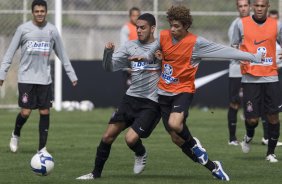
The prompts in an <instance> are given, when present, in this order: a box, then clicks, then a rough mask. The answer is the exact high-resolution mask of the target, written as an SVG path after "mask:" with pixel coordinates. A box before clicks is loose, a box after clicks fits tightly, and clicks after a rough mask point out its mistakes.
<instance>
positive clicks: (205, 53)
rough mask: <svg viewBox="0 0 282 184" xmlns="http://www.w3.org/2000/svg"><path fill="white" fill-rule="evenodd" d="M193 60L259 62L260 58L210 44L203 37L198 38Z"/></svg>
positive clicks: (216, 44)
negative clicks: (216, 59)
mask: <svg viewBox="0 0 282 184" xmlns="http://www.w3.org/2000/svg"><path fill="white" fill-rule="evenodd" d="M192 57H193V59H194V58H196V59H197V60H199V59H200V60H204V59H214V58H218V59H234V60H247V61H251V62H258V61H259V59H260V56H257V55H254V54H251V53H248V52H243V51H240V50H238V49H235V48H232V47H227V46H224V45H221V44H218V43H214V42H210V41H208V40H206V39H204V38H203V37H198V38H197V41H196V44H195V47H194V51H193V54H192Z"/></svg>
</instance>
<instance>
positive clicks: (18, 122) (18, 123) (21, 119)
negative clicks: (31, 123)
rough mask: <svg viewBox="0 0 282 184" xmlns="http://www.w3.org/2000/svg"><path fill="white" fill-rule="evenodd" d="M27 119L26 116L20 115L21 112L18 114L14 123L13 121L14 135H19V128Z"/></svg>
mask: <svg viewBox="0 0 282 184" xmlns="http://www.w3.org/2000/svg"><path fill="white" fill-rule="evenodd" d="M27 119H28V117H27V118H24V117H22V115H21V113H19V114H18V116H17V118H16V123H15V129H14V135H16V136H18V137H20V135H21V129H22V127H23V125H24V124H25V122H26V121H27Z"/></svg>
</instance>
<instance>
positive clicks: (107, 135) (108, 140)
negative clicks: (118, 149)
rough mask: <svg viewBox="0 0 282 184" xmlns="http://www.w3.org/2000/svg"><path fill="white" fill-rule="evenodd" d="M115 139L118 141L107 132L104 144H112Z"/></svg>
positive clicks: (103, 138) (104, 136)
mask: <svg viewBox="0 0 282 184" xmlns="http://www.w3.org/2000/svg"><path fill="white" fill-rule="evenodd" d="M115 139H116V136H114V135H112V134H109V133H107V132H106V133H105V134H104V135H103V137H102V140H103V142H104V143H106V144H112V143H113V142H114V140H115Z"/></svg>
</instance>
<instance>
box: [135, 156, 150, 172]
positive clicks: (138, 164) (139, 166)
mask: <svg viewBox="0 0 282 184" xmlns="http://www.w3.org/2000/svg"><path fill="white" fill-rule="evenodd" d="M146 159H147V153H145V154H144V155H143V156H135V162H134V168H133V172H134V174H140V173H142V171H144V169H145V166H146Z"/></svg>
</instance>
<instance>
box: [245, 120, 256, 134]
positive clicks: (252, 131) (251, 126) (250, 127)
mask: <svg viewBox="0 0 282 184" xmlns="http://www.w3.org/2000/svg"><path fill="white" fill-rule="evenodd" d="M257 126H258V123H257V124H255V125H254V124H249V123H248V122H247V121H245V127H246V131H247V136H248V137H250V138H253V137H254V135H255V128H256V127H257Z"/></svg>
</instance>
